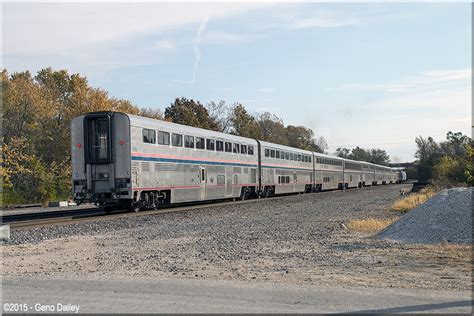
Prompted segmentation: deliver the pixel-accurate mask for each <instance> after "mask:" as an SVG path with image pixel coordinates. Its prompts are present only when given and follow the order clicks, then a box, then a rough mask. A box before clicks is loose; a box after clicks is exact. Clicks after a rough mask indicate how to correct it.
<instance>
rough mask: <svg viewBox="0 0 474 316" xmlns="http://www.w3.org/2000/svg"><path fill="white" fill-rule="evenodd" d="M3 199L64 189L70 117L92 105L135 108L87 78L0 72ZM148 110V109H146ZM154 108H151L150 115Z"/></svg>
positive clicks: (35, 197)
mask: <svg viewBox="0 0 474 316" xmlns="http://www.w3.org/2000/svg"><path fill="white" fill-rule="evenodd" d="M0 79H1V88H2V89H1V91H0V93H1V97H2V101H3V126H2V128H3V130H2V131H3V136H4V137H3V144H2V155H3V160H2V182H3V189H4V190H3V201H2V202H3V203H23V202H30V203H31V202H46V201H48V200H49V199H59V198H63V199H64V198H67V197H68V195H69V194H70V191H71V189H70V185H71V183H70V179H71V165H70V130H69V126H70V123H71V120H72V119H73V118H74V117H76V116H78V115H81V114H83V113H86V112H92V111H111V110H113V111H121V112H125V113H130V114H139V113H140V111H141V110H140V109H138V108H137V107H136V106H134V105H133V104H132V103H131V102H129V101H127V100H117V99H113V98H109V96H108V94H107V92H106V91H104V90H101V89H98V88H92V87H90V86H89V84H88V82H87V78H85V77H83V76H80V75H79V74H73V75H70V74H69V73H68V72H67V71H66V70H59V71H55V70H53V69H52V68H45V69H42V70H40V71H38V73H37V74H36V76H34V77H33V76H32V75H31V74H30V73H29V72H28V71H25V72H16V73H13V74H11V75H9V74H8V72H7V71H6V70H3V71H2V72H1V76H0ZM147 114H148V113H147ZM155 114H156V113H153V115H155Z"/></svg>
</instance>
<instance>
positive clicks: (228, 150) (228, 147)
mask: <svg viewBox="0 0 474 316" xmlns="http://www.w3.org/2000/svg"><path fill="white" fill-rule="evenodd" d="M225 152H226V153H231V152H232V143H228V142H226V143H225Z"/></svg>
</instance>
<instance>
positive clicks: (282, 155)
mask: <svg viewBox="0 0 474 316" xmlns="http://www.w3.org/2000/svg"><path fill="white" fill-rule="evenodd" d="M280 159H285V152H284V151H282V152H280Z"/></svg>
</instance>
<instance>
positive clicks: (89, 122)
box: [71, 112, 401, 211]
mask: <svg viewBox="0 0 474 316" xmlns="http://www.w3.org/2000/svg"><path fill="white" fill-rule="evenodd" d="M71 141H72V143H71V144H72V146H71V150H72V181H73V194H74V199H75V201H76V202H77V203H78V204H80V203H84V202H91V203H95V204H96V205H99V206H104V207H112V206H114V205H126V206H127V207H128V208H130V209H133V210H136V211H138V210H141V209H149V208H157V207H159V206H162V205H168V204H173V203H184V202H194V201H207V200H221V199H236V198H240V199H247V198H250V197H268V196H273V195H278V194H287V193H309V192H317V191H323V190H333V189H348V188H361V187H365V186H372V185H379V184H391V183H398V182H400V180H401V173H400V171H397V170H396V169H394V168H389V167H385V166H380V165H374V164H372V163H367V162H361V161H353V160H348V159H343V158H340V157H334V156H329V155H324V154H320V153H316V152H311V151H307V150H302V149H297V148H292V147H288V146H282V145H278V144H273V143H269V142H264V141H260V140H256V139H250V138H245V137H240V136H235V135H229V134H225V133H219V132H215V131H209V130H205V129H201V128H195V127H190V126H185V125H180V124H175V123H170V122H166V121H161V120H154V119H150V118H145V117H140V116H135V115H129V114H124V113H119V112H93V113H88V114H85V115H81V116H78V117H76V118H75V119H74V120H73V121H72V122H71Z"/></svg>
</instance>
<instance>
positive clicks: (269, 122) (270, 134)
mask: <svg viewBox="0 0 474 316" xmlns="http://www.w3.org/2000/svg"><path fill="white" fill-rule="evenodd" d="M257 123H258V126H259V127H260V133H261V137H262V140H263V141H267V142H271V143H276V144H280V145H287V144H288V139H287V138H286V129H285V125H284V124H283V121H282V120H281V119H280V118H279V117H278V116H276V115H274V114H271V113H269V112H264V113H262V114H261V115H260V116H259V117H258V119H257Z"/></svg>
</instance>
